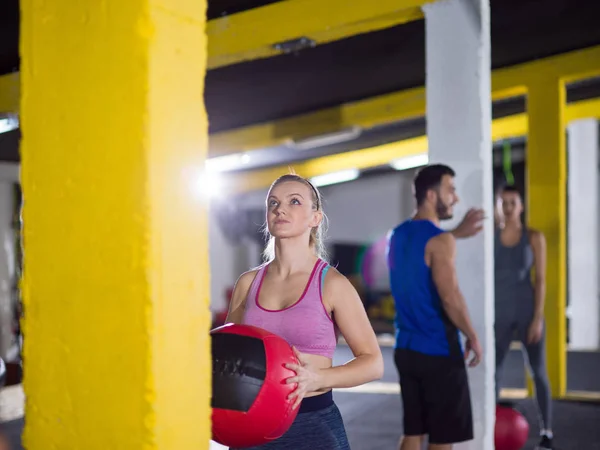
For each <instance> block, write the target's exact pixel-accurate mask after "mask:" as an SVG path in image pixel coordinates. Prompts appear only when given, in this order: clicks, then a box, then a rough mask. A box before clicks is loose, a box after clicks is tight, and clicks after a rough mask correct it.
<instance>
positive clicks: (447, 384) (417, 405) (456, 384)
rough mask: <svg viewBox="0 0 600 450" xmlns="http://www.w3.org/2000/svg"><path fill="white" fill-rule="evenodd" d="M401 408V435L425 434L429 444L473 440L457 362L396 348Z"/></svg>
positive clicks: (466, 396) (468, 400)
mask: <svg viewBox="0 0 600 450" xmlns="http://www.w3.org/2000/svg"><path fill="white" fill-rule="evenodd" d="M394 360H395V363H396V367H397V369H398V374H399V376H400V389H401V393H402V403H403V406H404V408H403V409H404V434H405V435H406V436H420V435H425V434H427V435H429V442H430V443H431V444H455V443H459V442H464V441H469V440H471V439H473V414H472V410H471V394H470V392H469V380H468V376H467V369H466V367H465V363H464V361H463V360H461V359H451V358H449V357H445V356H430V355H425V354H423V353H417V352H414V351H411V350H404V349H396V351H395V354H394Z"/></svg>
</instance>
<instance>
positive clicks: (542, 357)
mask: <svg viewBox="0 0 600 450" xmlns="http://www.w3.org/2000/svg"><path fill="white" fill-rule="evenodd" d="M528 328H529V323H523V324H519V323H516V322H513V323H506V322H501V323H496V326H495V333H496V400H498V397H499V393H500V383H499V380H500V376H501V372H502V365H503V364H504V360H505V358H506V354H507V353H508V350H509V349H510V343H511V342H512V340H513V338H514V337H516V338H517V339H518V340H519V341H521V343H522V344H523V348H524V349H525V352H524V353H523V357H524V358H525V363H526V364H527V363H528V364H527V365H528V367H529V373H530V374H531V373H532V374H533V381H534V383H535V398H536V401H537V404H538V413H539V420H540V428H541V429H547V430H550V429H552V399H551V397H550V383H549V381H548V373H547V370H546V330H545V329H544V331H543V333H542V339H540V341H539V342H538V343H537V344H533V345H529V344H527V330H528ZM515 335H516V336H515Z"/></svg>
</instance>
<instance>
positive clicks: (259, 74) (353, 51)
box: [0, 0, 600, 132]
mask: <svg viewBox="0 0 600 450" xmlns="http://www.w3.org/2000/svg"><path fill="white" fill-rule="evenodd" d="M323 1H326V0H323ZM268 3H274V2H273V1H272V0H271V1H269V0H212V1H209V8H208V17H209V19H213V18H217V17H221V16H223V15H227V14H234V13H237V12H240V11H244V10H247V9H250V8H254V7H258V6H262V5H265V4H268ZM491 5H492V60H493V67H494V68H498V67H505V66H509V65H513V64H516V63H520V62H524V61H527V60H531V59H536V58H539V57H544V56H549V55H553V54H558V53H562V52H566V51H570V50H573V49H578V48H584V47H588V46H592V45H598V44H600V26H599V25H598V18H599V17H600V1H599V0H491ZM18 16H19V14H18V1H17V0H4V1H3V2H2V6H1V7H0V73H8V72H12V71H14V70H18V64H19V58H18ZM424 32H425V29H424V21H417V22H412V23H408V24H405V25H402V26H398V27H394V28H390V29H387V30H382V31H379V32H374V33H368V34H364V35H360V36H354V37H351V38H348V39H344V40H342V41H338V42H333V43H331V44H327V45H322V46H318V47H315V48H311V49H307V50H303V51H301V52H300V53H299V54H297V55H283V56H277V57H274V58H269V59H265V60H258V61H250V62H247V63H242V64H237V65H233V66H228V67H223V68H219V69H215V70H212V71H210V72H209V73H208V74H207V80H206V95H205V98H206V106H207V109H208V113H209V118H210V123H211V131H212V132H215V131H222V130H227V129H231V128H236V127H239V126H243V125H249V124H252V123H258V122H264V121H269V120H274V119H278V118H282V117H287V116H292V115H296V114H299V113H304V112H308V111H313V110H318V109H321V108H325V107H329V106H334V105H337V104H339V103H343V102H348V101H353V100H359V99H363V98H367V97H370V96H373V95H378V94H384V93H387V92H392V91H397V90H401V89H405V88H409V87H413V86H419V85H423V84H424V79H425V45H424V44H425V42H424V39H425V34H424ZM57 63H59V62H57Z"/></svg>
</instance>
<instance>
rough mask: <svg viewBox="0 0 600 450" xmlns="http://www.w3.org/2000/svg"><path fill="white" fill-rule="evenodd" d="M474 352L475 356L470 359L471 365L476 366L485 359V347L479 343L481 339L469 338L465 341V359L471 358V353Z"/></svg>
mask: <svg viewBox="0 0 600 450" xmlns="http://www.w3.org/2000/svg"><path fill="white" fill-rule="evenodd" d="M471 352H473V358H472V359H471V361H469V363H468V364H469V367H475V366H476V365H478V364H479V363H480V362H481V360H482V359H483V349H482V348H481V344H480V343H479V339H477V338H475V339H467V342H466V343H465V360H467V359H469V355H470V354H471Z"/></svg>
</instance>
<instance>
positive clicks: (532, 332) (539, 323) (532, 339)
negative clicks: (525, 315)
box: [527, 317, 544, 344]
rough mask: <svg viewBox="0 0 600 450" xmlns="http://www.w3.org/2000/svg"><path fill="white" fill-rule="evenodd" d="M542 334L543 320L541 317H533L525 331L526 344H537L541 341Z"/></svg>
mask: <svg viewBox="0 0 600 450" xmlns="http://www.w3.org/2000/svg"><path fill="white" fill-rule="evenodd" d="M543 333H544V320H543V319H542V318H541V317H535V318H534V319H533V320H532V321H531V324H530V325H529V330H528V331H527V343H528V344H537V343H538V342H540V340H541V339H542V334H543Z"/></svg>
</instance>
